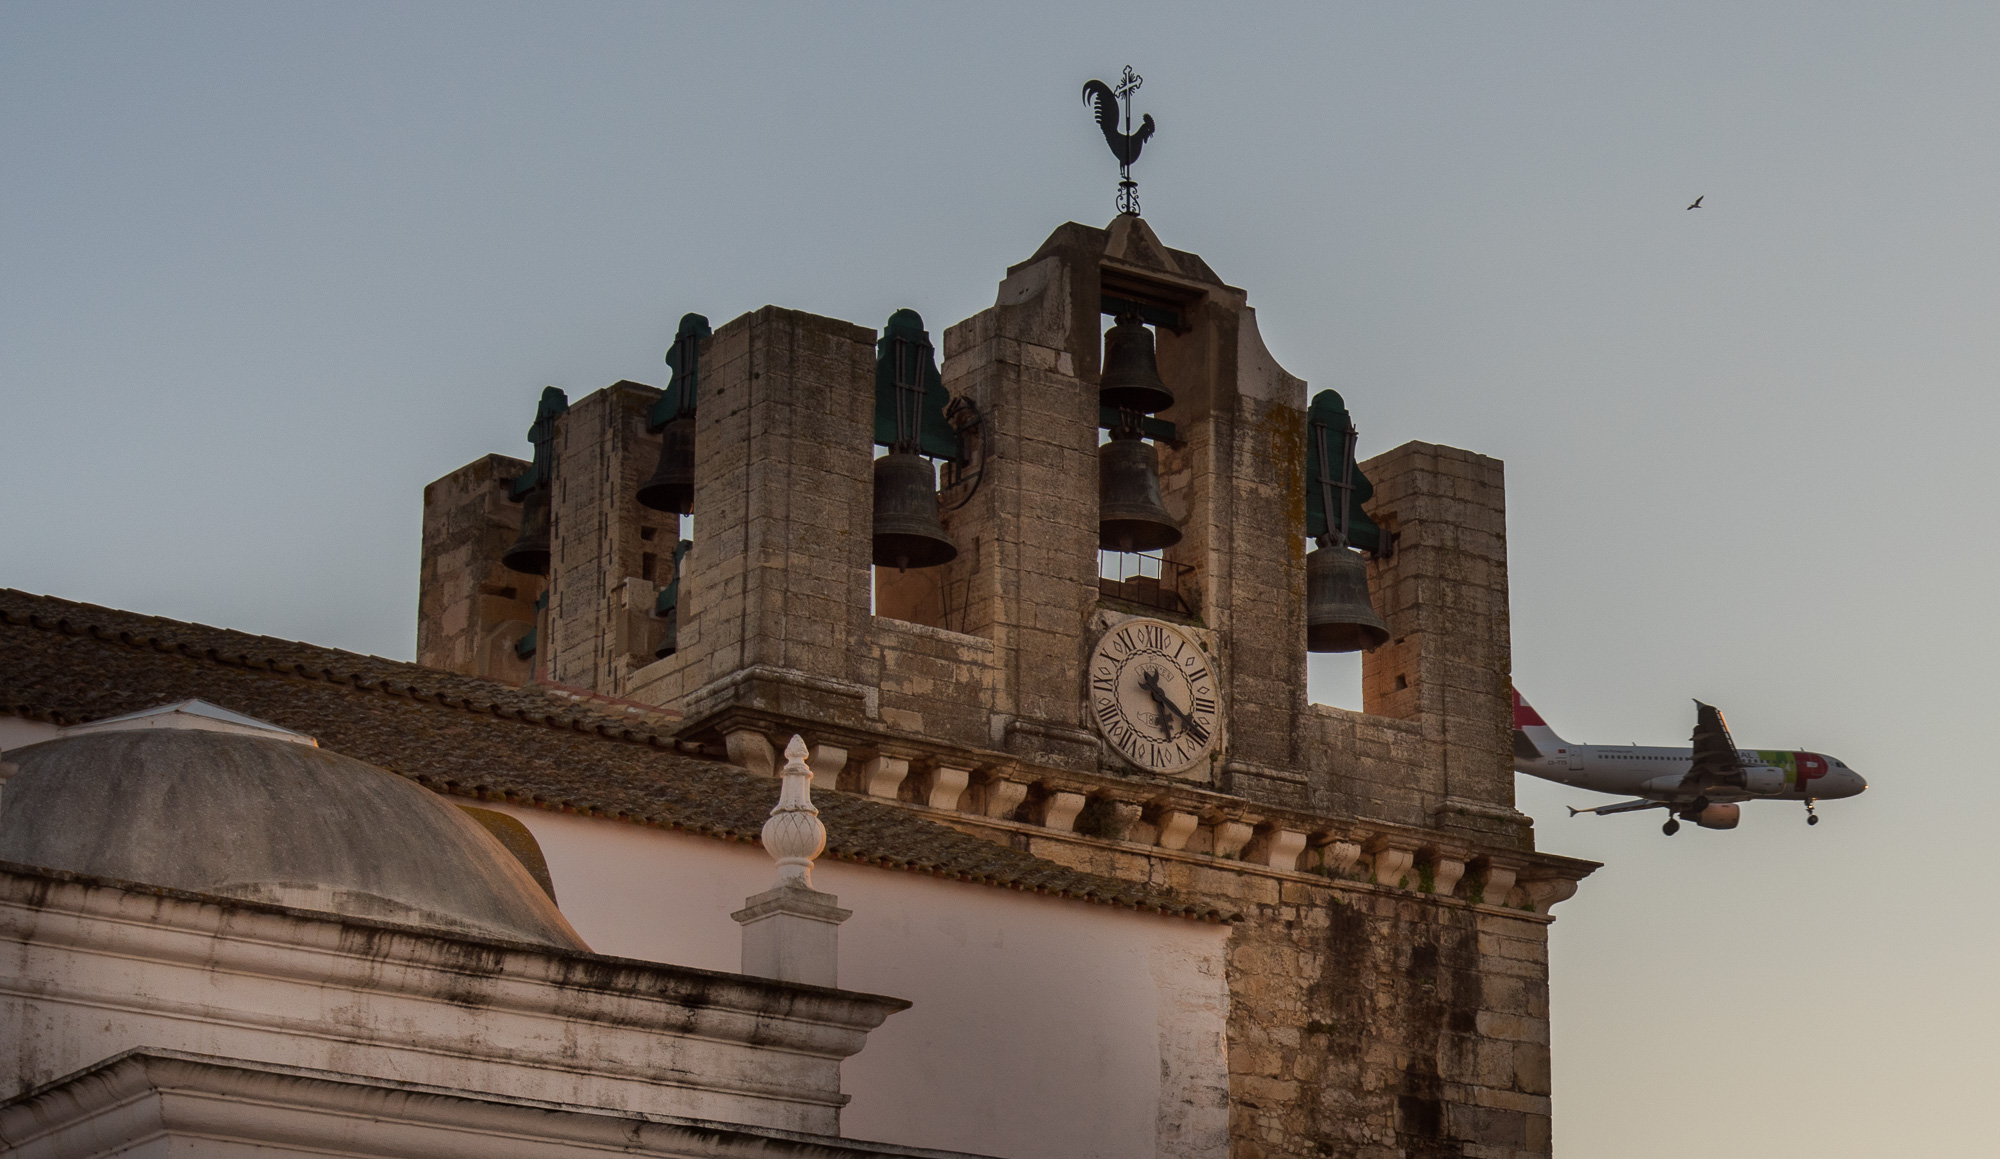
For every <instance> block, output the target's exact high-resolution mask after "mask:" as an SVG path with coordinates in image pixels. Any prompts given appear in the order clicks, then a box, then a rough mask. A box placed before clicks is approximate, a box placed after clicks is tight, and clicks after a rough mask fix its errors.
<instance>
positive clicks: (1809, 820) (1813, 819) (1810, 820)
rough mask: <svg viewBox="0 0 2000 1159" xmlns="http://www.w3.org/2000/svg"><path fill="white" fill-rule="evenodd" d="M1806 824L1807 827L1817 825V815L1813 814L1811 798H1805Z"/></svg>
mask: <svg viewBox="0 0 2000 1159" xmlns="http://www.w3.org/2000/svg"><path fill="white" fill-rule="evenodd" d="M1806 824H1808V825H1817V824H1819V814H1818V813H1815V812H1813V802H1812V798H1811V797H1807V798H1806Z"/></svg>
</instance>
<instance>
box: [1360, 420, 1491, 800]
mask: <svg viewBox="0 0 2000 1159" xmlns="http://www.w3.org/2000/svg"><path fill="white" fill-rule="evenodd" d="M1363 469H1364V470H1366V471H1367V473H1368V477H1369V479H1370V481H1372V482H1374V483H1375V498H1374V500H1373V502H1372V503H1371V504H1370V506H1369V511H1370V513H1371V515H1372V516H1375V517H1377V518H1378V521H1379V522H1381V523H1382V525H1383V526H1384V528H1385V529H1386V530H1388V531H1389V532H1390V533H1391V534H1393V535H1394V536H1395V547H1394V551H1393V553H1391V554H1390V555H1389V556H1388V557H1387V558H1386V559H1378V560H1376V561H1373V562H1371V563H1370V565H1369V569H1368V571H1369V586H1370V588H1371V589H1372V590H1373V593H1374V597H1375V606H1376V610H1377V611H1378V612H1380V613H1381V615H1382V617H1383V618H1384V619H1385V620H1387V621H1388V624H1389V629H1390V640H1389V643H1388V644H1386V645H1384V646H1383V647H1381V648H1378V649H1377V650H1375V651H1374V652H1372V653H1368V654H1366V655H1365V656H1363V658H1362V666H1361V674H1362V708H1363V711H1365V712H1367V713H1369V714H1370V715H1374V716H1380V717H1390V718H1396V719H1402V720H1410V721H1414V722H1416V723H1418V724H1419V725H1421V727H1422V729H1423V735H1424V740H1425V743H1426V744H1427V746H1429V747H1430V749H1431V754H1430V755H1429V757H1428V759H1427V760H1426V761H1425V765H1426V769H1427V772H1428V774H1429V778H1428V780H1427V781H1426V782H1425V788H1426V789H1427V790H1428V791H1430V792H1434V793H1435V794H1437V800H1436V803H1435V805H1434V807H1435V808H1436V809H1437V810H1438V815H1437V817H1436V821H1435V823H1436V824H1440V825H1444V826H1447V827H1452V826H1458V827H1467V828H1472V829H1476V830H1480V831H1483V832H1487V833H1490V834H1492V835H1494V836H1503V835H1504V833H1505V832H1506V831H1512V830H1517V829H1518V828H1519V825H1520V821H1519V819H1518V814H1513V804H1514V771H1513V755H1512V748H1511V740H1512V734H1511V727H1512V717H1511V715H1510V712H1511V710H1510V707H1509V704H1510V701H1509V699H1508V688H1509V684H1510V682H1511V680H1512V675H1511V674H1512V671H1513V659H1512V649H1511V644H1510V640H1509V631H1510V628H1509V622H1508V613H1507V509H1506V481H1505V475H1504V472H1503V468H1502V465H1501V463H1500V461H1499V460H1497V459H1490V458H1487V457H1486V456H1484V455H1478V454H1474V453H1472V452H1470V451H1462V450H1459V449H1457V448H1455V447H1442V446H1437V445H1435V444H1431V443H1406V444H1404V445H1403V446H1400V447H1397V448H1396V449H1395V450H1393V451H1390V452H1388V453H1387V454H1384V455H1379V456H1377V457H1376V458H1373V459H1370V460H1369V461H1368V462H1367V463H1365V464H1363ZM1510 815H1511V816H1510Z"/></svg>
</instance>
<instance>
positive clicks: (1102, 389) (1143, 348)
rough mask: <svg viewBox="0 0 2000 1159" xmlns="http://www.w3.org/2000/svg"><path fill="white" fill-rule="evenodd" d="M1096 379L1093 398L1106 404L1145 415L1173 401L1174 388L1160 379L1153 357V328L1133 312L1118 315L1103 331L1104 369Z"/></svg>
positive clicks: (1158, 369)
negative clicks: (1149, 328)
mask: <svg viewBox="0 0 2000 1159" xmlns="http://www.w3.org/2000/svg"><path fill="white" fill-rule="evenodd" d="M1097 383H1098V385H1097V401H1098V402H1100V403H1102V404H1104V405H1105V406H1108V407H1115V408H1117V409H1119V410H1129V411H1137V412H1138V413H1140V414H1142V415H1149V414H1158V413H1159V412H1161V411H1163V410H1165V409H1167V408H1168V407H1170V406H1172V405H1174V392H1173V391H1171V390H1168V389H1167V384H1166V383H1164V382H1162V381H1160V364H1159V362H1158V361H1156V360H1155V359H1154V357H1153V332H1152V331H1151V330H1148V329H1146V324H1145V323H1144V322H1141V321H1139V316H1138V315H1137V314H1121V315H1119V317H1118V321H1117V323H1116V324H1115V325H1113V326H1112V327H1111V329H1110V330H1108V331H1106V332H1105V335H1104V373H1103V374H1102V375H1100V376H1099V377H1098V380H1097Z"/></svg>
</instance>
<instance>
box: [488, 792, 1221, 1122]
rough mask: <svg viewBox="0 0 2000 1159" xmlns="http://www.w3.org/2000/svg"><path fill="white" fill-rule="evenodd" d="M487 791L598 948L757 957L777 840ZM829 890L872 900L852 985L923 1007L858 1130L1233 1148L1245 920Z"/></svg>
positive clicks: (866, 887)
mask: <svg viewBox="0 0 2000 1159" xmlns="http://www.w3.org/2000/svg"><path fill="white" fill-rule="evenodd" d="M771 794H772V799H773V800H774V801H775V800H776V798H777V784H776V782H775V781H774V782H773V783H772V786H771ZM486 807H488V808H497V809H502V810H504V811H505V812H508V813H510V814H512V815H513V816H515V817H518V818H520V819H521V821H522V822H523V823H524V824H526V825H527V826H528V828H529V830H530V831H532V832H533V833H534V834H535V838H536V840H537V841H539V842H540V843H541V846H542V852H543V854H544V856H546V857H547V858H548V862H549V870H550V873H551V875H552V876H553V878H554V880H555V887H556V897H557V900H558V902H559V903H560V904H561V906H562V910H563V913H564V914H565V915H566V916H567V917H568V918H569V920H570V922H571V924H572V925H574V926H575V927H576V929H577V931H578V932H579V933H581V934H582V935H583V937H584V939H585V940H586V941H587V942H589V943H590V945H591V948H592V949H594V950H597V951H598V952H599V953H605V954H617V955H622V956H626V957H633V958H642V959H646V960H650V961H659V962H671V963H675V964H679V965H686V966H698V967H702V968H706V969H715V970H737V969H739V968H740V953H741V944H742V942H741V937H740V931H739V929H738V927H737V926H736V923H734V922H732V921H731V920H730V919H729V914H730V913H731V912H732V911H734V910H736V909H740V908H741V907H742V905H743V899H744V898H745V897H748V896H750V895H752V894H756V893H760V892H762V891H763V890H765V889H767V888H769V887H770V885H771V884H772V882H773V879H774V876H775V874H774V869H773V866H772V864H771V860H770V858H769V857H768V856H766V855H765V854H764V852H763V850H761V849H760V848H758V847H756V846H753V845H741V844H734V843H730V842H724V841H719V840H716V839H713V838H707V837H695V836H690V835H687V834H683V833H676V832H672V831H667V830H658V829H647V828H642V827H640V826H636V825H632V824H629V823H625V822H617V821H605V820H598V819H593V818H585V817H575V816H568V815H563V814H556V813H548V812H543V811H541V810H538V809H529V808H517V807H512V806H504V805H488V806H486ZM813 885H814V886H815V887H816V888H818V889H822V890H826V891H828V892H830V893H834V894H837V895H839V897H840V904H841V905H842V906H845V907H847V908H849V909H852V910H853V911H854V917H853V918H851V919H850V920H849V921H848V922H847V924H846V925H844V926H842V927H841V930H840V984H841V986H842V987H843V988H845V989H852V990H864V991H871V992H874V993H878V994H888V995H893V996H895V997H898V998H906V999H909V1000H910V1001H912V1002H914V1003H915V1004H916V1005H915V1006H914V1007H913V1008H911V1009H909V1010H906V1011H904V1012H902V1013H900V1014H896V1015H893V1016H891V1017H890V1019H889V1021H888V1022H887V1023H886V1024H884V1025H883V1026H882V1027H881V1028H879V1029H877V1030H875V1031H874V1032H873V1033H872V1034H870V1035H869V1038H868V1045H867V1047H866V1048H864V1049H863V1050H862V1052H861V1053H860V1054H859V1055H857V1056H855V1057H853V1058H850V1059H848V1060H847V1062H846V1063H844V1064H843V1066H842V1083H841V1086H842V1089H843V1090H845V1091H846V1092H848V1093H849V1094H850V1095H852V1096H853V1102H852V1103H850V1104H849V1105H848V1107H847V1109H846V1110H845V1111H844V1112H843V1113H842V1116H841V1133H842V1134H843V1135H846V1136H847V1137H849V1138H855V1139H871V1140H876V1141H880V1142H887V1143H897V1144H902V1145H905V1146H916V1147H936V1148H942V1149H949V1150H958V1151H973V1152H978V1153H982V1154H987V1155H997V1156H1005V1157H1008V1159H1152V1157H1154V1156H1161V1157H1166V1159H1197V1157H1200V1159H1210V1157H1214V1159H1220V1157H1221V1156H1223V1155H1224V1154H1225V1153H1226V1151H1227V1142H1228V1140H1227V1133H1228V1132H1227V1127H1228V1119H1227V1117H1228V1108H1227V1100H1228V1074H1227V1059H1226V1057H1225V1021H1226V1019H1227V1016H1228V1001H1229V999H1228V990H1227V982H1226V979H1225V977H1224V972H1223V952H1224V942H1225V940H1226V939H1227V937H1228V930H1227V927H1224V926H1219V925H1211V924H1207V923H1198V922H1191V921H1188V920H1186V919H1182V918H1172V917H1162V916H1158V915H1150V914H1136V913H1132V912H1130V911H1126V910H1115V909H1111V908H1110V907H1107V906H1099V905H1091V904H1088V903H1085V902H1079V901H1069V900H1063V899H1057V898H1047V897H1038V896H1035V895H1032V894H1020V893H1016V892H1013V891H1010V890H1006V889H1000V888H996V887H993V886H984V885H972V884H967V883H963V882H953V881H943V880H939V879H937V878H932V877H925V876H921V875H918V874H914V873H910V872H907V871H903V870H888V869H879V868H874V867H868V866H859V865H852V864H848V863H844V862H829V861H822V862H821V863H819V865H818V866H817V867H816V868H815V869H814V871H813Z"/></svg>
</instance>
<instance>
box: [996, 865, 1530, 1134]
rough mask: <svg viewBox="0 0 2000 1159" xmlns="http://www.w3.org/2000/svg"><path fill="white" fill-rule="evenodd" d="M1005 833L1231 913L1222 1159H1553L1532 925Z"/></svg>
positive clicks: (1523, 918) (1465, 906) (1464, 907)
mask: <svg viewBox="0 0 2000 1159" xmlns="http://www.w3.org/2000/svg"><path fill="white" fill-rule="evenodd" d="M1010 828H1013V829H1015V830H1016V832H1017V833H1022V834H1024V836H1022V837H1021V838H1019V843H1020V844H1023V845H1025V847H1026V848H1027V849H1029V850H1030V851H1031V852H1033V853H1035V854H1036V855H1037V856H1041V857H1046V858H1049V859H1051V860H1054V861H1059V862H1062V863H1063V864H1066V865H1073V866H1075V867H1077V868H1080V869H1088V870H1090V871H1092V872H1096V873H1103V874H1106V875H1108V876H1114V877H1121V878H1125V879H1127V880H1140V881H1146V882H1148V883H1149V884H1151V885H1153V886H1155V887H1159V886H1163V885H1164V886H1170V887H1171V888H1174V889H1176V890H1180V891H1183V892H1184V893H1185V894H1186V895H1188V896H1197V897H1203V898H1208V899H1213V900H1214V901H1215V902H1216V903H1217V904H1219V905H1221V906H1223V907H1224V908H1225V910H1226V911H1232V912H1234V913H1236V914H1239V915H1240V920H1239V921H1237V922H1236V924H1235V926H1234V932H1233V934H1232V937H1231V940H1230V947H1229V990H1230V1014H1229V1074H1230V1136H1231V1140H1232V1150H1231V1155H1232V1159H1446V1157H1451V1159H1530V1157H1536V1159H1544V1157H1546V1156H1548V1155H1549V1153H1550V1143H1549V1115H1550V1086H1549V1050H1548V1044H1549V1024H1548V952H1547V944H1548V942H1547V933H1548V921H1549V919H1548V918H1547V917H1545V916H1543V915H1542V914H1541V913H1537V912H1530V911H1526V910H1517V909H1509V908H1503V907H1501V906H1497V905H1489V904H1485V903H1484V902H1483V901H1482V902H1473V901H1469V900H1466V899H1464V898H1458V897H1440V896H1437V895H1434V894H1429V893H1425V892H1423V891H1422V885H1423V883H1422V882H1421V881H1417V880H1408V881H1407V886H1408V887H1407V888H1399V887H1397V886H1394V885H1385V884H1374V883H1370V882H1366V881H1345V880H1332V879H1328V878H1326V877H1323V876H1318V875H1314V874H1309V873H1286V872H1277V871H1268V870H1265V869H1262V868H1251V867H1247V866H1234V865H1230V864H1227V863H1223V862H1218V861H1215V860H1212V859H1204V858H1198V857H1190V856H1174V855H1169V854H1163V853H1157V852H1156V853H1153V854H1148V855H1138V854H1135V853H1134V852H1132V851H1130V850H1129V849H1128V848H1121V847H1120V846H1118V845H1115V844H1112V843H1108V842H1101V841H1097V842H1093V841H1087V840H1078V839H1076V838H1073V837H1059V836H1053V835H1042V834H1038V833H1033V832H1032V831H1028V830H1023V829H1022V828H1021V827H1010ZM1517 896H1518V895H1517Z"/></svg>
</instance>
